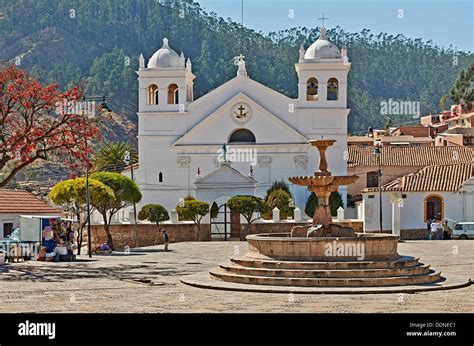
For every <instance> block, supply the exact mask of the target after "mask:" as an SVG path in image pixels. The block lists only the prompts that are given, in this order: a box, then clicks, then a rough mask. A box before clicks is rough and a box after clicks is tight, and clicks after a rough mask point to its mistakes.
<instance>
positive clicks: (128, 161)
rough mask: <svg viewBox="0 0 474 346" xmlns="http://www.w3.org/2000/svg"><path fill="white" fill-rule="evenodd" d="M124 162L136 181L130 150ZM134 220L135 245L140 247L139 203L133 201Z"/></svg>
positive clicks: (126, 153)
mask: <svg viewBox="0 0 474 346" xmlns="http://www.w3.org/2000/svg"><path fill="white" fill-rule="evenodd" d="M123 162H125V164H126V165H127V166H130V175H131V178H132V181H135V179H134V177H133V162H132V158H131V154H130V152H129V151H128V150H127V151H126V152H125V157H124V159H123ZM133 222H134V224H135V247H138V227H137V205H136V203H135V202H133Z"/></svg>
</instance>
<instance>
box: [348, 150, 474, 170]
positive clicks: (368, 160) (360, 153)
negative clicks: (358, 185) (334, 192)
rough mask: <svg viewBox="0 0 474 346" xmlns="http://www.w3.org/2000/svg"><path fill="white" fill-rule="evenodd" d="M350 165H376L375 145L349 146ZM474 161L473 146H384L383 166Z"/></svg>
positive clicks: (421, 165) (422, 165)
mask: <svg viewBox="0 0 474 346" xmlns="http://www.w3.org/2000/svg"><path fill="white" fill-rule="evenodd" d="M348 152H349V158H348V163H347V165H348V167H355V166H376V165H377V164H378V163H377V156H376V155H375V154H374V147H363V146H349V147H348ZM459 163H474V148H472V147H457V146H446V147H444V146H443V147H434V146H433V147H432V146H429V147H422V146H421V147H393V146H385V147H383V148H382V166H420V167H424V166H433V165H449V164H459Z"/></svg>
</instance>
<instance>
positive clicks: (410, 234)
mask: <svg viewBox="0 0 474 346" xmlns="http://www.w3.org/2000/svg"><path fill="white" fill-rule="evenodd" d="M429 234H430V232H429V231H428V230H427V229H426V228H424V229H402V230H400V239H402V240H420V239H428V236H429Z"/></svg>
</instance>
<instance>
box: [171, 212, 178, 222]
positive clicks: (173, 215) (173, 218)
mask: <svg viewBox="0 0 474 346" xmlns="http://www.w3.org/2000/svg"><path fill="white" fill-rule="evenodd" d="M170 220H171V222H172V223H178V212H177V211H176V209H173V210H171V213H170Z"/></svg>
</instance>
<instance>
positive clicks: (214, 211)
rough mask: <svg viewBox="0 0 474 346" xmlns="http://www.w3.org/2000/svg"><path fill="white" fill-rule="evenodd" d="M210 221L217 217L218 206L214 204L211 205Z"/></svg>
mask: <svg viewBox="0 0 474 346" xmlns="http://www.w3.org/2000/svg"><path fill="white" fill-rule="evenodd" d="M210 213H211V219H216V218H217V217H218V216H219V206H218V205H217V203H216V202H214V203H212V205H211V211H210Z"/></svg>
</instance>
